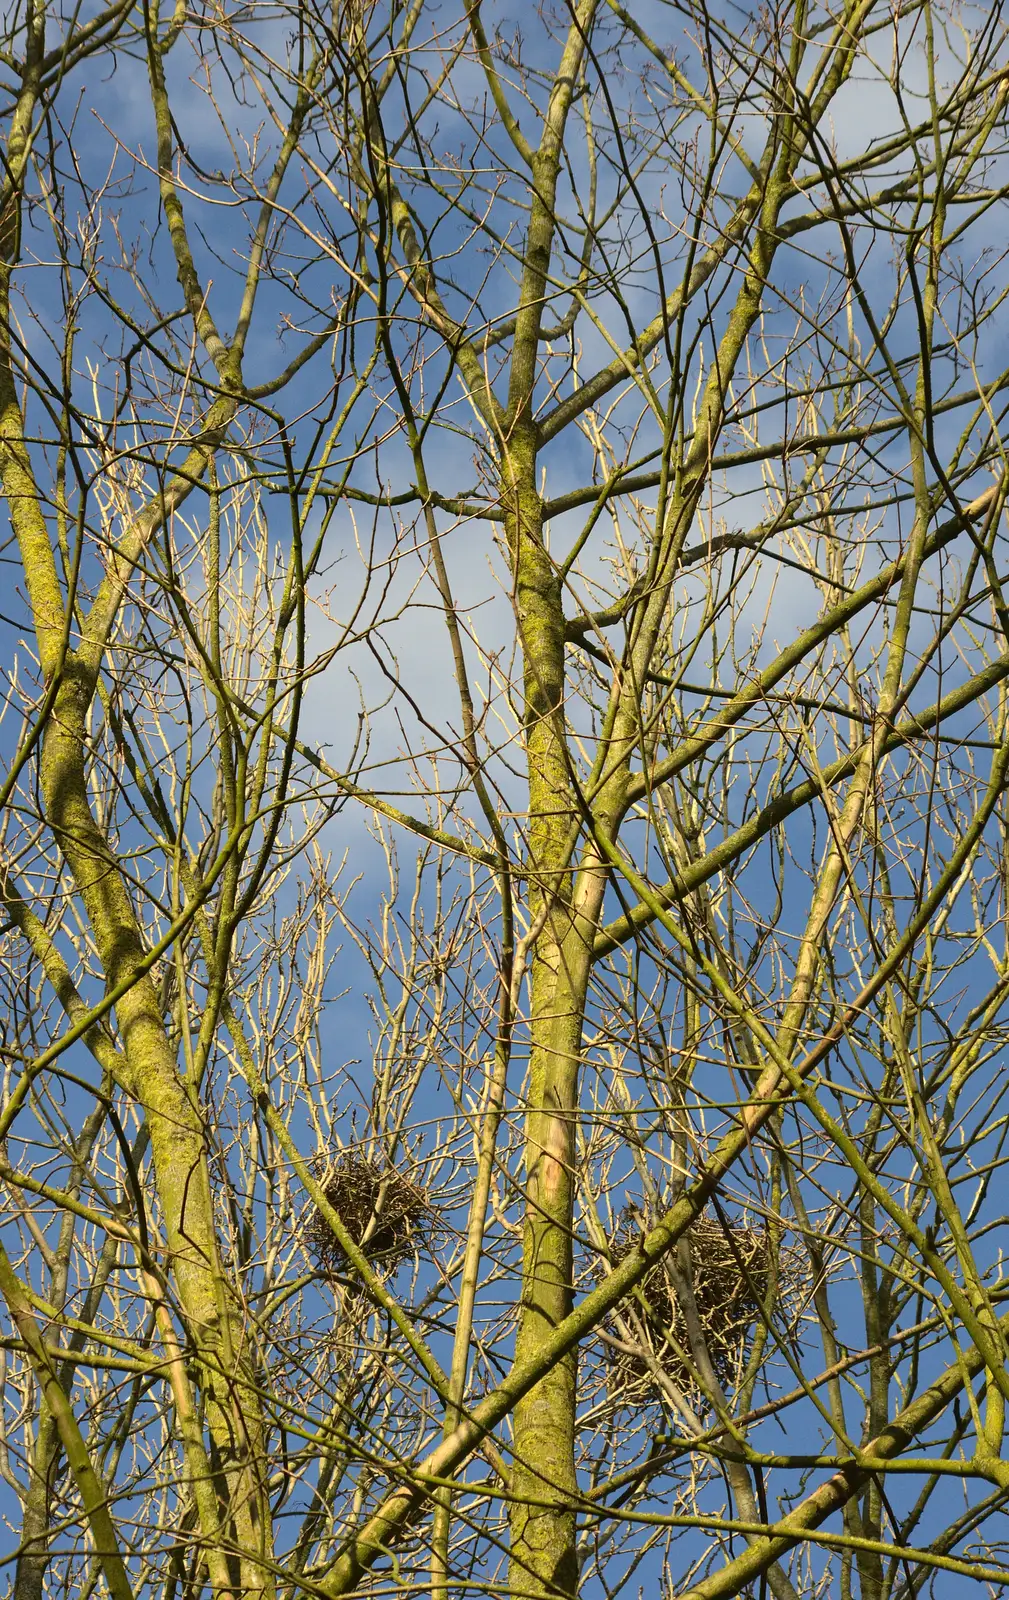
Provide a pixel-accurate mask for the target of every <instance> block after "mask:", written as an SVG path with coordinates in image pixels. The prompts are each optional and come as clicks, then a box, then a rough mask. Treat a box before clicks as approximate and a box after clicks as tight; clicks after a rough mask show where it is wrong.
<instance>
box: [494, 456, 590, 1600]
mask: <svg viewBox="0 0 1009 1600" xmlns="http://www.w3.org/2000/svg"><path fill="white" fill-rule="evenodd" d="M535 460H536V456H535V444H534V442H533V440H532V439H531V438H529V439H526V440H516V441H515V442H514V449H513V452H512V463H513V468H514V476H513V480H512V484H511V486H510V487H511V500H512V506H513V512H512V516H513V524H512V526H511V527H510V529H509V534H510V540H511V548H512V550H513V552H514V572H515V604H516V609H517V613H518V627H519V635H520V639H521V643H522V650H523V657H524V693H525V725H526V727H525V732H526V759H527V764H528V780H529V871H530V902H531V903H530V915H531V917H532V918H533V920H534V922H536V923H537V924H542V931H541V933H540V936H539V938H538V939H537V941H536V946H535V950H534V953H533V960H532V966H531V1053H530V1061H529V1098H528V1103H527V1111H526V1170H525V1184H526V1215H525V1226H524V1233H523V1270H522V1297H521V1305H520V1310H519V1326H518V1336H517V1348H516V1356H517V1359H518V1360H519V1361H521V1360H523V1358H524V1357H525V1356H527V1355H528V1354H529V1353H530V1351H531V1350H533V1349H535V1348H536V1346H537V1345H538V1344H539V1343H540V1342H541V1340H542V1339H543V1338H544V1337H545V1336H546V1335H548V1334H549V1333H550V1332H551V1331H552V1329H553V1328H554V1327H556V1325H557V1324H558V1323H559V1322H560V1321H562V1319H563V1318H564V1317H565V1316H567V1314H568V1312H569V1311H570V1309H571V1303H572V1250H571V1227H572V1213H573V1178H574V1173H573V1162H572V1155H573V1148H574V1114H575V1106H576V1098H577V1077H578V1054H579V1048H580V1043H581V1027H582V1009H583V1005H584V995H585V983H586V979H587V971H588V962H587V952H586V953H583V956H582V959H581V961H579V962H577V963H575V965H574V967H572V963H571V945H572V939H571V937H570V935H571V930H572V915H571V881H570V869H571V843H572V840H571V831H572V823H573V821H574V819H575V809H574V796H573V792H572V785H571V776H570V773H569V770H568V758H567V750H566V745H565V738H564V634H563V615H562V610H561V593H560V585H559V583H558V580H557V575H556V572H555V570H554V567H553V563H552V562H551V560H550V556H549V553H548V551H547V550H546V549H545V547H544V543H543V528H542V507H541V502H540V498H539V495H538V494H537V492H536V486H535ZM575 1378H576V1356H575V1355H574V1354H572V1355H570V1356H567V1357H566V1358H565V1359H564V1360H563V1361H561V1362H559V1363H558V1364H557V1366H556V1367H555V1368H554V1370H553V1371H552V1372H551V1373H550V1374H549V1375H548V1376H547V1377H546V1378H544V1379H543V1381H542V1382H541V1383H540V1384H538V1385H537V1387H536V1388H535V1389H534V1390H533V1391H532V1393H531V1394H529V1395H528V1396H527V1397H526V1398H525V1399H524V1400H523V1401H522V1402H521V1403H520V1404H519V1406H518V1407H517V1408H516V1412H515V1469H514V1473H513V1480H512V1487H513V1490H514V1492H515V1495H516V1497H517V1498H516V1502H515V1504H514V1508H513V1512H512V1542H511V1560H512V1573H511V1582H512V1585H513V1587H514V1589H515V1591H516V1592H518V1593H522V1594H526V1595H555V1596H556V1595H572V1594H574V1592H575V1589H576V1581H577V1575H576V1570H575V1537H574V1534H575V1530H574V1513H573V1509H572V1495H573V1493H574V1490H575V1487H576V1479H575V1460H574V1434H575Z"/></svg>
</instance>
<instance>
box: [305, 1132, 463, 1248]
mask: <svg viewBox="0 0 1009 1600" xmlns="http://www.w3.org/2000/svg"><path fill="white" fill-rule="evenodd" d="M313 1166H314V1169H315V1175H316V1177H317V1179H318V1180H319V1182H320V1183H321V1185H322V1189H323V1193H324V1194H325V1196H326V1200H327V1201H328V1203H329V1204H330V1205H331V1206H332V1208H333V1210H334V1211H335V1212H336V1213H337V1215H338V1216H339V1218H340V1221H341V1222H342V1223H343V1226H344V1228H345V1229H346V1231H347V1234H348V1235H349V1237H350V1239H351V1240H352V1241H353V1243H354V1244H356V1245H358V1246H359V1247H360V1249H361V1252H362V1254H364V1255H365V1256H366V1257H367V1258H368V1260H369V1261H370V1262H371V1263H373V1265H375V1266H381V1267H383V1268H385V1269H386V1270H390V1269H391V1268H393V1267H396V1266H398V1265H399V1263H400V1262H401V1261H404V1260H405V1259H406V1257H407V1256H409V1255H412V1254H413V1252H414V1250H415V1249H416V1248H417V1246H418V1245H419V1244H423V1243H425V1242H426V1240H427V1236H428V1232H429V1229H430V1223H431V1217H432V1211H431V1203H430V1201H429V1200H428V1197H427V1194H426V1193H425V1191H424V1190H423V1189H422V1188H421V1187H420V1185H419V1184H416V1183H414V1182H413V1180H412V1179H411V1178H408V1177H407V1176H406V1175H405V1173H403V1172H401V1171H400V1169H399V1168H398V1167H394V1166H392V1165H391V1164H390V1163H380V1162H378V1161H373V1160H371V1159H370V1158H369V1157H367V1156H363V1155H360V1154H358V1153H357V1152H356V1151H354V1150H339V1151H336V1152H335V1153H334V1154H333V1155H331V1156H328V1157H317V1158H316V1160H315V1162H314V1163H313ZM305 1242H306V1244H307V1246H308V1248H309V1250H310V1251H311V1253H312V1255H313V1256H314V1257H315V1259H316V1261H317V1262H318V1265H319V1269H320V1271H322V1272H324V1273H326V1274H327V1275H336V1274H337V1273H340V1272H345V1271H346V1270H347V1269H348V1268H349V1267H350V1266H351V1263H350V1261H349V1260H348V1257H347V1254H346V1251H345V1250H344V1248H343V1245H342V1244H341V1243H340V1241H339V1239H338V1238H337V1236H336V1234H335V1233H334V1232H333V1229H332V1228H331V1227H330V1224H329V1223H328V1222H327V1220H326V1218H325V1217H324V1216H323V1214H322V1212H321V1211H320V1210H319V1208H318V1207H317V1206H314V1205H313V1206H312V1207H311V1210H310V1212H309V1215H308V1218H307V1222H306V1226H305Z"/></svg>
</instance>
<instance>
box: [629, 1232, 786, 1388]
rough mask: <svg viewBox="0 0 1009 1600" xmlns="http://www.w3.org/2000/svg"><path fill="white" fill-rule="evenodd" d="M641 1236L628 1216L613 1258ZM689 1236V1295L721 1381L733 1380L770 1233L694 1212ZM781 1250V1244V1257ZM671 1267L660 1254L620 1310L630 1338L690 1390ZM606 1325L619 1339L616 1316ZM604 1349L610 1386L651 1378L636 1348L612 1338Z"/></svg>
mask: <svg viewBox="0 0 1009 1600" xmlns="http://www.w3.org/2000/svg"><path fill="white" fill-rule="evenodd" d="M639 1238H640V1228H634V1227H632V1226H630V1225H628V1224H626V1223H625V1224H623V1225H622V1226H621V1227H620V1228H619V1229H618V1230H617V1232H616V1233H615V1234H614V1236H613V1238H612V1239H611V1240H610V1254H611V1257H612V1260H613V1263H614V1265H618V1264H619V1263H620V1262H621V1261H623V1260H624V1258H625V1257H626V1256H628V1255H629V1254H630V1252H631V1251H632V1250H633V1249H634V1247H635V1246H636V1245H637V1243H638V1240H639ZM687 1238H688V1241H689V1245H690V1264H691V1282H692V1287H693V1292H694V1300H695V1302H696V1305H697V1315H698V1319H699V1322H700V1325H701V1329H702V1332H703V1334H704V1339H705V1343H706V1345H707V1348H708V1354H709V1355H710V1357H711V1364H712V1366H713V1367H714V1369H715V1372H716V1374H717V1375H718V1379H719V1381H720V1382H721V1383H723V1384H724V1383H731V1382H732V1381H733V1379H734V1378H735V1377H736V1375H737V1374H738V1371H739V1367H740V1364H741V1361H742V1360H743V1358H744V1357H745V1353H746V1349H747V1346H748V1345H749V1342H750V1339H751V1336H752V1334H753V1330H754V1328H755V1326H756V1324H757V1322H758V1320H759V1319H760V1315H761V1306H762V1305H764V1304H765V1303H766V1299H767V1293H768V1289H769V1286H770V1284H771V1281H772V1275H773V1268H774V1260H773V1253H772V1243H771V1238H770V1234H769V1232H768V1230H766V1229H758V1228H751V1227H749V1226H747V1225H746V1224H744V1223H741V1222H732V1223H728V1224H723V1223H722V1222H721V1221H720V1220H719V1219H718V1218H716V1217H699V1218H698V1220H697V1221H696V1222H695V1223H694V1224H693V1225H692V1227H691V1228H690V1230H689V1233H688V1235H687ZM785 1254H786V1252H782V1257H784V1255H785ZM782 1267H785V1268H786V1272H785V1274H784V1275H785V1276H787V1275H788V1271H787V1263H786V1262H785V1261H784V1260H783V1259H782V1260H780V1261H779V1269H780V1268H782ZM674 1274H675V1267H674V1265H673V1263H672V1262H671V1261H670V1260H669V1258H668V1257H664V1258H663V1259H662V1260H661V1261H660V1262H658V1263H657V1264H656V1266H654V1267H653V1268H652V1270H651V1272H649V1273H648V1275H647V1276H646V1277H645V1278H644V1279H643V1281H642V1283H641V1296H640V1298H639V1297H637V1296H628V1298H627V1299H626V1300H624V1301H623V1302H622V1303H621V1307H620V1311H621V1314H622V1315H623V1316H624V1317H625V1319H626V1322H627V1323H629V1324H630V1327H631V1330H632V1332H633V1335H634V1338H635V1341H636V1342H637V1343H639V1344H640V1343H641V1342H642V1340H644V1341H646V1342H647V1345H648V1348H649V1351H650V1352H651V1354H652V1356H654V1358H655V1360H656V1361H657V1362H658V1364H659V1366H660V1367H661V1368H662V1370H663V1371H664V1372H665V1373H666V1374H667V1375H668V1376H669V1377H670V1378H672V1379H673V1381H674V1382H675V1383H676V1384H677V1385H678V1386H679V1387H680V1388H683V1389H687V1390H691V1389H694V1388H695V1387H696V1382H695V1380H694V1378H693V1376H692V1374H691V1370H690V1368H689V1367H688V1366H687V1365H686V1363H685V1362H684V1361H683V1360H682V1359H681V1358H680V1356H679V1355H678V1354H677V1351H676V1348H675V1347H676V1346H679V1349H680V1350H682V1351H683V1352H684V1354H685V1355H686V1356H687V1357H688V1359H689V1356H690V1341H689V1337H688V1334H687V1324H686V1319H685V1317H684V1314H683V1307H682V1305H681V1303H680V1297H679V1294H678V1292H677V1288H676V1284H675V1281H674ZM778 1287H779V1289H780V1287H781V1276H780V1274H779V1284H778ZM642 1300H643V1301H644V1306H642V1303H641V1302H642ZM631 1312H633V1313H636V1320H635V1318H634V1317H632V1316H631V1315H629V1313H631ZM609 1331H610V1333H611V1334H613V1335H615V1336H617V1338H618V1339H619V1335H618V1334H617V1329H616V1327H615V1326H614V1325H613V1324H611V1326H610V1330H609ZM620 1343H623V1341H622V1340H621V1341H620ZM608 1353H609V1359H610V1370H611V1380H610V1386H611V1389H613V1390H615V1391H619V1392H622V1393H624V1394H625V1396H626V1394H627V1391H630V1390H636V1391H637V1392H638V1393H639V1394H640V1393H641V1391H642V1389H644V1388H646V1387H650V1386H651V1383H652V1374H651V1372H650V1371H649V1367H648V1363H647V1362H646V1361H645V1360H644V1358H643V1357H642V1356H641V1355H637V1354H632V1353H631V1352H630V1351H628V1350H627V1349H621V1348H619V1347H618V1346H617V1345H609V1346H608Z"/></svg>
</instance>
